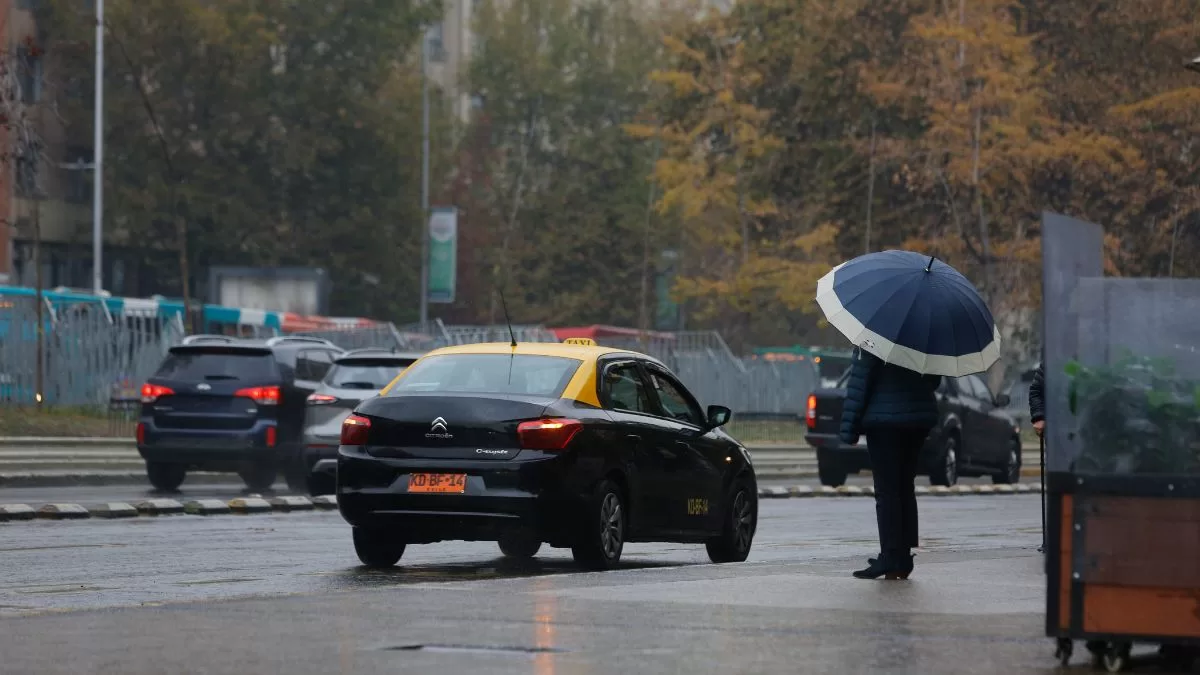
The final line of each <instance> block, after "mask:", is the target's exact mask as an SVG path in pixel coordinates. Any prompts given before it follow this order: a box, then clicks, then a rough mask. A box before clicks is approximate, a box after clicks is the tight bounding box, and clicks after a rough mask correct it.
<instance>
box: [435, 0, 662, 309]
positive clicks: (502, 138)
mask: <svg viewBox="0 0 1200 675" xmlns="http://www.w3.org/2000/svg"><path fill="white" fill-rule="evenodd" d="M477 11H478V13H477V15H476V23H475V28H476V33H475V37H476V40H477V41H478V46H477V49H476V51H475V54H474V56H473V58H472V60H471V65H470V69H469V73H468V77H467V86H468V88H469V90H470V91H471V92H472V93H473V94H474V96H475V97H476V100H477V101H478V103H479V108H478V109H477V110H476V112H475V115H474V118H473V120H472V124H471V126H470V128H468V129H467V130H466V132H465V133H464V136H463V143H462V145H461V147H460V153H461V155H462V156H463V157H464V158H468V159H469V160H470V162H469V163H468V165H464V166H462V167H461V169H460V171H461V172H463V173H466V174H469V175H472V176H475V177H477V179H478V180H477V182H472V183H471V184H470V185H469V186H466V187H464V188H463V190H462V191H461V192H460V195H461V197H460V198H461V201H460V202H459V203H460V204H462V205H463V207H464V215H465V218H466V223H467V228H466V229H467V231H465V232H464V233H463V236H464V239H467V238H469V239H470V241H471V244H472V245H471V249H473V250H474V252H475V253H474V257H472V258H470V259H468V260H464V261H463V265H464V266H471V267H473V268H474V269H475V270H477V276H478V277H480V278H481V281H482V283H481V284H480V286H479V288H480V292H479V293H478V294H477V295H474V296H472V297H469V298H464V299H463V300H462V302H461V303H460V307H459V310H458V311H459V313H460V316H464V317H465V318H468V320H470V319H473V320H479V321H485V322H497V321H501V320H502V315H501V313H500V309H501V307H500V303H499V291H500V290H502V289H503V290H504V291H505V293H506V294H507V297H506V299H507V301H508V305H509V309H510V310H511V311H512V313H513V314H514V318H515V319H516V320H518V321H520V322H537V323H542V322H545V323H553V324H558V325H562V324H570V323H575V322H587V323H616V324H621V325H634V324H635V323H636V321H637V310H638V306H639V303H638V300H637V293H638V289H639V288H640V287H641V279H640V277H641V275H642V269H643V257H644V256H643V245H642V241H643V234H644V232H645V228H646V211H647V208H648V203H647V199H648V193H649V190H650V185H649V183H648V182H647V180H646V177H647V176H648V175H649V173H650V170H651V161H652V152H653V150H652V149H651V148H648V147H645V146H643V145H642V144H641V143H639V142H637V141H635V140H634V139H630V138H628V137H626V136H625V135H624V133H623V131H622V125H623V124H626V123H628V122H632V121H634V119H635V118H636V116H637V115H638V114H639V112H640V111H641V109H642V107H643V106H644V104H645V102H646V100H647V97H648V83H647V81H646V75H647V73H648V72H649V70H650V69H651V68H652V67H653V65H654V63H655V62H656V60H657V59H658V51H659V48H658V45H657V41H656V39H655V33H654V31H655V16H654V15H653V14H652V13H649V12H647V11H646V10H645V8H644V7H643V6H642V3H637V2H633V1H631V0H617V1H610V0H605V1H599V0H595V1H585V2H576V1H573V0H511V1H508V2H487V1H485V2H483V3H481V5H480V6H479V8H478V10H477Z"/></svg>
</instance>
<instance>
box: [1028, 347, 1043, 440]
mask: <svg viewBox="0 0 1200 675" xmlns="http://www.w3.org/2000/svg"><path fill="white" fill-rule="evenodd" d="M1029 421H1030V422H1032V423H1033V430H1034V431H1036V432H1037V435H1038V436H1042V435H1044V434H1045V431H1046V373H1045V370H1044V369H1043V367H1042V364H1041V363H1039V364H1038V365H1037V368H1036V369H1034V371H1033V382H1030V383H1029Z"/></svg>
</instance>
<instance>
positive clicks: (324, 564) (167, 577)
mask: <svg viewBox="0 0 1200 675" xmlns="http://www.w3.org/2000/svg"><path fill="white" fill-rule="evenodd" d="M920 506H921V509H922V517H923V519H924V520H923V523H922V525H923V527H924V531H925V533H926V536H924V537H923V539H922V543H923V550H924V551H927V552H930V553H933V552H938V551H965V550H976V549H981V548H982V549H987V548H996V547H998V546H1006V547H1010V548H1018V549H1020V548H1024V549H1029V550H1032V549H1036V547H1037V545H1038V544H1039V542H1040V511H1039V506H1038V500H1037V497H1036V496H1034V495H1011V496H1004V497H982V496H981V497H954V498H923V499H922V500H921V502H920ZM760 509H761V511H760V513H761V520H760V523H759V531H758V535H757V536H756V539H755V542H754V549H753V551H752V554H751V558H750V562H760V563H765V562H788V561H797V560H812V559H822V558H838V557H843V556H854V555H858V556H859V557H860V558H862V557H864V556H866V555H867V554H872V553H874V552H875V551H876V548H877V544H876V540H875V520H874V503H873V501H872V500H870V499H850V498H847V499H787V500H763V501H762V502H761V504H760ZM624 559H625V561H626V563H627V565H628V566H630V567H642V566H651V567H657V566H673V565H694V564H704V563H707V562H708V558H707V556H706V554H705V551H704V547H703V546H694V545H682V544H631V545H629V546H628V547H627V548H626V552H625V556H624ZM401 563H402V567H400V568H397V569H396V570H395V571H388V572H370V571H366V570H364V569H362V568H360V567H359V565H358V559H357V558H356V557H355V555H354V550H353V547H352V545H351V542H350V532H349V528H348V526H347V525H346V524H345V522H344V521H343V520H342V518H341V516H340V515H339V514H337V513H336V512H310V513H295V514H268V515H253V516H217V517H209V518H204V517H197V516H161V517H158V518H138V519H132V520H121V521H98V520H88V521H59V522H45V521H31V522H17V523H7V524H0V569H3V570H5V573H4V575H3V578H2V580H0V616H3V615H12V614H24V613H29V612H39V611H45V610H63V609H82V608H101V607H113V606H130V605H133V606H137V605H141V604H146V603H164V602H184V601H191V600H211V599H216V598H231V597H240V596H252V595H264V594H266V595H271V594H294V593H325V592H330V591H339V590H353V589H359V588H369V587H376V586H391V585H397V584H407V583H413V582H414V581H447V580H455V579H493V578H498V577H506V576H527V575H543V574H558V573H565V572H574V571H576V570H575V568H574V567H573V565H572V564H571V559H570V552H569V551H566V550H559V549H550V548H543V549H542V552H541V553H540V554H539V556H538V559H537V560H536V561H535V564H534V565H532V566H524V567H523V566H521V565H515V564H513V563H510V562H508V561H506V560H504V559H503V558H501V557H500V555H499V550H498V548H497V547H496V545H495V544H494V543H484V542H476V543H472V542H446V543H440V544H430V545H425V546H412V547H410V548H409V549H408V551H407V552H406V553H405V555H404V558H403V560H402V561H401ZM0 653H2V652H0Z"/></svg>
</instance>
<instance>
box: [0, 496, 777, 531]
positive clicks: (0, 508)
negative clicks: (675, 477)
mask: <svg viewBox="0 0 1200 675" xmlns="http://www.w3.org/2000/svg"><path fill="white" fill-rule="evenodd" d="M777 490H782V488H777ZM783 496H785V497H786V496H787V495H786V492H785V493H784V495H783ZM336 508H337V497H335V496H333V495H325V496H321V497H313V498H311V499H310V498H308V497H298V496H286V497H276V498H274V499H271V500H266V499H263V498H261V497H237V498H235V499H231V500H229V501H222V500H220V499H195V500H191V501H188V502H187V503H180V502H178V501H176V500H174V499H147V500H144V501H140V502H137V503H135V504H128V503H125V502H108V503H105V504H96V505H94V506H84V505H82V504H70V503H64V504H60V503H53V504H39V505H38V506H37V507H36V508H35V507H32V506H29V505H28V504H0V523H5V522H10V521H18V520H35V519H36V520H40V521H56V520H83V519H88V518H101V519H113V518H139V517H141V518H153V517H156V516H160V515H168V514H178V515H184V516H224V515H242V514H251V513H299V512H304V511H312V510H314V509H316V510H321V511H330V510H333V509H336Z"/></svg>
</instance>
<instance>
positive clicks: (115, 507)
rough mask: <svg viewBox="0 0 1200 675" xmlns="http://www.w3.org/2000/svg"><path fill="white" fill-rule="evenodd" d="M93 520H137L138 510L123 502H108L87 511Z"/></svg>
mask: <svg viewBox="0 0 1200 675" xmlns="http://www.w3.org/2000/svg"><path fill="white" fill-rule="evenodd" d="M88 513H90V514H91V515H92V517H93V518H137V517H138V510H137V509H136V508H134V506H133V505H132V504H126V503H125V502H109V503H107V504H100V505H99V506H93V507H91V508H89V509H88Z"/></svg>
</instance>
